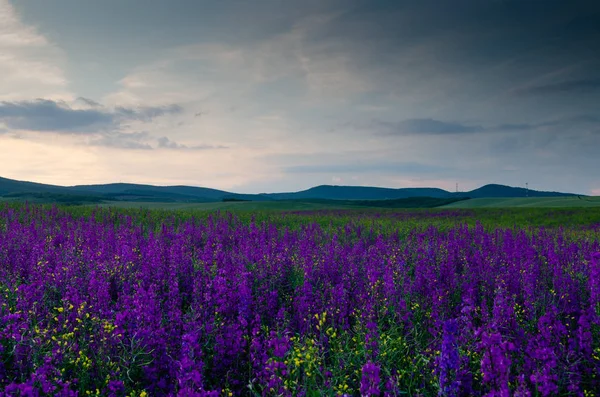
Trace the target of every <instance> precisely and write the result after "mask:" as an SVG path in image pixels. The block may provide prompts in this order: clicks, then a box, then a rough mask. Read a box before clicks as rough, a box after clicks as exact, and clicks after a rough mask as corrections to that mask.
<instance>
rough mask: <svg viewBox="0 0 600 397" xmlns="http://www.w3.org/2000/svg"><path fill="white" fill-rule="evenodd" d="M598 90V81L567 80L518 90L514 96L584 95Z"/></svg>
mask: <svg viewBox="0 0 600 397" xmlns="http://www.w3.org/2000/svg"><path fill="white" fill-rule="evenodd" d="M599 90H600V79H582V80H569V81H563V82H560V83H548V84H540V85H534V86H529V87H523V88H518V89H516V90H514V91H513V92H514V94H516V95H521V96H528V95H533V96H536V95H564V94H586V93H591V92H596V91H599Z"/></svg>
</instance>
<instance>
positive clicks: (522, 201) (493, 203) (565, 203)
mask: <svg viewBox="0 0 600 397" xmlns="http://www.w3.org/2000/svg"><path fill="white" fill-rule="evenodd" d="M485 207H488V208H509V207H530V208H534V207H536V208H574V207H600V197H582V198H578V197H521V198H476V199H471V200H465V201H459V202H456V203H452V204H448V205H445V206H444V208H485Z"/></svg>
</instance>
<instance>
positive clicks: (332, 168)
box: [284, 161, 449, 174]
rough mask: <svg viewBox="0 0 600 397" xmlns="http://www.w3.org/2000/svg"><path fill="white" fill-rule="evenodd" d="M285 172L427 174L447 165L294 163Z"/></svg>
mask: <svg viewBox="0 0 600 397" xmlns="http://www.w3.org/2000/svg"><path fill="white" fill-rule="evenodd" d="M284 170H285V172H287V173H291V174H321V173H340V174H345V173H353V174H364V173H384V174H395V173H412V174H429V173H435V172H443V171H448V170H449V168H448V167H439V166H436V165H430V164H421V163H415V162H388V161H383V162H381V161H380V162H367V163H362V162H357V163H344V164H307V165H296V166H290V167H285V168H284Z"/></svg>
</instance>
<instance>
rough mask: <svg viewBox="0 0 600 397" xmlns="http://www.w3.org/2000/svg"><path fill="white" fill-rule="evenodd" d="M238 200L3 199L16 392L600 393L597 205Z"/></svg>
mask: <svg viewBox="0 0 600 397" xmlns="http://www.w3.org/2000/svg"><path fill="white" fill-rule="evenodd" d="M227 204H228V205H230V206H240V207H236V208H233V207H227V210H228V211H227V212H224V211H221V212H218V211H217V212H215V211H206V210H198V209H193V208H173V209H147V208H146V209H140V208H120V209H116V208H102V207H92V206H76V207H56V206H47V205H24V204H19V203H13V202H11V203H2V204H0V395H7V396H13V395H15V396H17V395H22V396H46V395H47V396H54V395H60V396H76V395H80V396H85V395H107V396H167V395H173V396H175V395H177V396H386V397H387V396H554V395H572V396H594V395H597V394H595V393H597V391H598V390H600V379H599V378H598V375H597V374H600V208H565V209H561V208H535V209H534V208H514V209H507V208H499V209H487V208H469V209H451V208H441V209H423V210H391V209H389V210H386V209H340V208H329V209H325V210H323V209H322V207H321V208H319V207H318V206H315V207H308V208H307V207H301V208H287V209H284V208H279V209H275V210H274V209H270V210H262V211H257V210H256V209H249V208H248V207H243V205H244V203H227ZM243 208H246V210H243ZM221 209H223V208H221ZM230 210H231V211H230Z"/></svg>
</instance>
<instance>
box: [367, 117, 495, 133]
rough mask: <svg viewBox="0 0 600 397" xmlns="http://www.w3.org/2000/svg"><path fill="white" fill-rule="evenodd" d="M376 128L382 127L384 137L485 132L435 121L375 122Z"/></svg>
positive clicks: (472, 127)
mask: <svg viewBox="0 0 600 397" xmlns="http://www.w3.org/2000/svg"><path fill="white" fill-rule="evenodd" d="M374 124H375V126H377V127H380V128H379V129H380V133H381V134H383V135H405V134H427V135H446V134H465V133H474V132H481V131H484V128H483V127H481V126H471V125H466V124H461V123H457V122H446V121H440V120H434V119H406V120H402V121H399V122H389V121H374Z"/></svg>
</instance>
